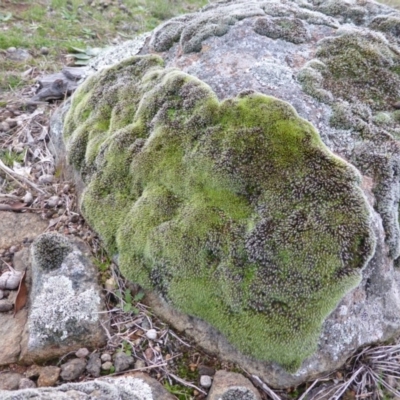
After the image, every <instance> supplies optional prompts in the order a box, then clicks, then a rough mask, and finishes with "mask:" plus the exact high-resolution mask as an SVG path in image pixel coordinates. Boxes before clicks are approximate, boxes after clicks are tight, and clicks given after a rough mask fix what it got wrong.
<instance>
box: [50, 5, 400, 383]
mask: <svg viewBox="0 0 400 400" xmlns="http://www.w3.org/2000/svg"><path fill="white" fill-rule="evenodd" d="M399 18H400V17H399V14H398V13H397V12H395V11H394V10H392V9H390V8H388V7H386V6H383V5H380V4H378V3H375V2H373V1H369V0H363V1H361V0H360V1H354V2H351V3H350V2H347V1H344V0H331V1H324V2H321V1H318V0H309V1H306V0H296V1H292V2H286V1H283V0H282V1H279V0H276V1H262V0H259V1H240V0H238V1H221V2H216V3H213V4H210V5H209V6H207V7H205V8H204V9H203V10H202V11H201V12H198V13H194V14H191V15H186V16H181V17H178V18H174V19H172V20H170V21H168V22H166V23H165V24H163V25H161V26H160V27H159V28H157V29H156V30H155V31H154V32H153V33H152V35H151V37H150V39H149V40H148V41H147V42H146V43H145V44H144V46H143V48H142V49H141V51H140V54H141V56H140V57H135V58H132V59H128V60H125V61H122V62H120V63H119V64H117V65H115V66H114V67H112V68H111V69H109V70H103V71H102V72H100V73H99V74H97V75H93V76H92V77H90V78H88V79H87V80H86V81H85V82H84V83H83V84H82V86H81V87H80V88H79V89H78V91H77V92H76V93H75V95H74V97H73V99H72V103H71V104H72V105H71V107H70V109H69V111H67V110H68V108H69V105H66V106H65V107H64V109H63V112H62V113H61V114H62V115H63V116H64V130H63V135H64V142H62V140H61V135H60V134H61V131H62V130H61V128H60V127H61V126H62V121H60V120H58V121H56V120H55V121H53V135H54V136H55V143H58V146H59V151H58V153H59V154H62V150H60V149H62V147H63V146H64V145H65V146H66V149H67V151H68V163H69V165H70V166H72V168H73V171H74V174H75V176H76V177H77V178H76V179H77V181H79V183H80V185H79V188H80V191H81V206H82V211H83V214H84V216H85V217H86V218H87V220H88V222H89V223H90V224H91V225H92V226H93V228H94V229H95V230H96V231H97V232H98V233H99V234H100V235H101V237H102V239H103V241H104V243H105V246H106V248H107V249H108V251H109V253H110V254H112V255H114V256H115V257H116V258H117V259H118V263H119V265H120V267H121V270H122V272H123V273H124V274H125V276H127V277H128V278H129V279H131V280H133V281H135V282H138V283H140V284H141V285H142V286H143V287H145V288H147V289H149V292H148V296H147V301H148V302H149V304H151V305H152V307H154V310H155V311H156V312H157V313H158V314H160V315H162V316H163V317H164V318H165V319H166V320H168V321H169V322H170V323H171V324H172V325H173V326H175V327H177V328H178V329H180V330H182V331H185V332H186V333H187V334H188V335H190V336H192V337H193V338H195V339H196V340H197V341H198V342H199V344H200V345H201V346H202V347H204V348H205V349H207V350H209V351H211V352H215V353H217V354H218V355H219V356H220V357H222V358H223V359H226V360H230V361H234V362H237V363H239V364H241V365H242V366H244V368H245V369H246V370H248V371H249V372H250V373H253V374H257V375H259V376H261V377H262V378H263V379H264V380H266V381H267V382H268V383H269V384H271V385H273V386H276V387H287V386H292V385H296V384H299V383H301V382H303V381H304V380H306V379H311V378H314V377H317V376H319V375H320V374H323V373H326V372H328V371H331V370H332V369H335V368H336V367H338V366H340V365H341V364H343V362H344V361H345V360H346V358H347V357H348V356H349V355H350V354H351V353H352V352H353V351H354V350H355V349H357V348H358V347H360V346H363V345H367V344H370V343H375V342H378V341H384V340H388V339H390V338H391V337H393V336H394V335H396V334H398V333H399V332H400V317H399V315H400V313H399V312H400V297H399V289H400V287H399V278H400V276H399V273H398V271H397V269H396V265H397V259H398V257H399V251H400V246H399V222H398V201H399V143H398V142H397V140H396V138H397V137H399V135H400V131H399V128H398V121H399V119H400V118H399V111H396V110H395V107H394V106H393V105H392V104H394V103H395V102H396V101H397V100H398V99H399V98H400V85H399V79H400V78H399V71H400V48H399V43H398V30H397V23H398V20H399ZM154 53H157V55H154ZM148 54H151V55H148ZM271 96H273V97H271ZM306 120H307V121H308V122H307V121H306ZM311 124H312V125H313V126H314V127H315V128H317V129H318V132H317V131H316V130H315V128H314V127H313V126H312V125H311Z"/></svg>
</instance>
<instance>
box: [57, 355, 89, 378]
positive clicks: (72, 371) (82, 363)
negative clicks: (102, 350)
mask: <svg viewBox="0 0 400 400" xmlns="http://www.w3.org/2000/svg"><path fill="white" fill-rule="evenodd" d="M86 364H87V363H86V360H84V359H83V358H74V359H73V360H70V361H68V362H66V363H65V364H63V365H61V374H60V375H61V378H62V379H63V380H64V381H73V380H74V379H76V378H79V377H80V376H81V375H82V374H83V372H84V371H85V369H86Z"/></svg>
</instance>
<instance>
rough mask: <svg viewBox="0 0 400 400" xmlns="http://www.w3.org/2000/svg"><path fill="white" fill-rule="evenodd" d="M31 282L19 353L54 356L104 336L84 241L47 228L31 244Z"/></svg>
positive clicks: (97, 343) (99, 302)
mask: <svg viewBox="0 0 400 400" xmlns="http://www.w3.org/2000/svg"><path fill="white" fill-rule="evenodd" d="M31 263H32V287H31V290H30V294H29V315H28V321H27V324H26V325H25V329H24V333H23V339H22V341H21V348H22V351H21V355H20V359H21V360H22V361H24V362H33V361H40V360H46V359H49V358H54V357H57V356H60V355H63V354H65V353H68V352H70V351H76V350H78V349H79V348H81V347H82V346H88V347H98V346H102V345H104V343H105V340H106V336H105V333H104V329H103V328H102V326H101V322H100V321H101V318H103V317H101V315H102V314H99V312H100V311H102V310H104V304H103V300H102V297H101V289H100V287H99V286H98V284H97V283H96V282H97V275H96V274H97V270H96V267H95V266H94V264H93V263H92V261H91V259H90V252H89V250H88V248H87V247H86V244H85V243H84V242H83V241H81V240H78V239H69V238H66V237H64V236H61V235H57V234H52V233H46V234H43V235H41V236H39V237H38V238H37V239H36V240H35V242H34V243H33V244H32V247H31Z"/></svg>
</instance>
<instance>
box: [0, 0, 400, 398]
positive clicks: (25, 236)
mask: <svg viewBox="0 0 400 400" xmlns="http://www.w3.org/2000/svg"><path fill="white" fill-rule="evenodd" d="M68 4H70V7H72V11H71V10H70V11H68V10H69V9H68V8H67V7H68ZM71 4H72V5H71ZM17 5H18V4H17V3H16V2H6V4H5V7H4V6H2V7H3V8H0V29H2V30H3V33H4V32H6V31H7V30H10V29H13V27H12V26H11V24H9V23H8V20H7V16H8V15H9V13H10V12H11V13H12V16H11V17H10V21H13V20H12V19H11V18H13V19H14V22H15V21H17V22H18V23H19V22H20V21H24V19H21V20H20V21H19V18H20V17H19V16H18V12H19V10H18V7H20V9H22V8H24V7H25V6H26V7H28V6H27V5H28V3H27V4H21V3H20V4H19V5H18V7H17ZM113 5H114V4H113V2H111V1H109V2H107V1H102V2H90V4H89V3H88V4H87V7H92V8H93V12H97V13H103V10H106V9H108V8H109V7H112V6H113ZM7 6H9V8H7ZM114 6H116V5H114ZM189 6H190V7H193V4H189ZM65 7H66V8H65V10H66V11H65V13H64V17H68V16H69V18H70V19H71V18H73V16H74V15H78V14H75V13H74V10H76V9H77V8H76V7H75V4H73V3H68V2H67V3H66V5H65ZM118 7H119V10H120V11H123V12H125V13H126V14H127V15H129V12H128V11H124V7H125V8H126V5H124V3H123V2H118ZM9 10H10V11H9ZM85 10H86V9H84V11H82V12H86V11H85ZM49 12H51V11H49ZM68 12H69V14H68ZM169 16H171V15H169ZM153 17H154V16H153ZM77 18H78V17H77ZM143 18H144V17H143ZM25 21H28V20H25ZM29 23H30V24H34V21H33V22H32V20H31V21H29ZM153 23H154V21H153ZM146 27H147V25H146ZM31 28H32V26H31V25H30V26H29V29H31ZM37 29H38V28H36V30H37ZM87 29H89V28H87ZM90 29H91V28H90ZM138 30H140V29H138ZM92 33H93V32H92ZM87 34H88V35H89V31H87ZM94 34H95V33H94ZM98 35H100V34H98ZM0 39H1V38H0ZM122 39H123V37H121V36H120V37H119V40H122ZM8 44H10V43H7V42H4V41H3V42H2V41H1V40H0V52H1V55H0V57H1V63H2V64H1V65H2V66H5V65H7V73H6V74H3V76H2V79H1V82H2V86H1V88H0V213H1V214H0V218H1V219H0V274H4V273H5V272H8V271H12V268H13V267H15V266H16V265H15V263H16V261H17V260H16V254H18V253H19V251H20V250H22V249H24V248H27V247H28V246H29V245H30V243H31V242H32V240H34V238H35V237H36V236H37V235H39V234H40V233H43V232H59V233H61V234H63V235H66V236H71V237H77V238H80V239H82V240H83V241H84V242H86V243H87V245H88V246H89V247H90V249H91V252H92V255H93V257H94V259H95V263H96V265H97V267H98V271H99V272H98V279H99V282H100V283H101V285H102V287H103V295H104V298H105V302H106V306H107V310H108V314H107V316H108V320H109V322H110V328H109V329H107V330H106V334H107V344H106V346H104V347H102V348H97V349H92V348H90V349H88V348H86V347H84V346H83V347H82V348H81V349H79V350H78V351H76V352H72V353H67V354H64V355H63V356H62V357H58V358H57V359H54V360H52V361H51V362H46V363H45V364H43V365H40V366H39V365H19V364H10V365H6V366H3V367H0V389H6V390H13V389H18V388H31V387H36V386H37V387H51V386H54V385H60V384H62V383H66V382H86V381H91V380H93V379H94V378H96V377H99V376H119V375H121V374H122V373H124V374H126V373H127V372H128V371H136V372H137V371H140V372H144V373H146V374H147V375H148V376H150V377H152V378H154V379H155V380H156V381H158V382H160V384H161V385H162V386H163V387H164V388H165V389H167V390H168V391H169V392H170V393H172V394H173V395H175V396H176V397H177V398H179V399H204V398H206V397H207V395H209V396H210V397H208V398H217V397H212V395H213V396H217V393H220V392H218V388H217V389H214V394H213V393H211V394H210V393H209V390H210V386H211V383H212V381H213V379H214V381H219V382H221V385H222V386H223V385H227V384H228V383H227V382H229V380H231V381H232V379H233V380H234V381H235V382H238V380H239V379H248V381H245V382H244V383H243V385H249V387H251V390H252V391H254V397H253V398H254V399H256V398H262V399H270V398H271V399H275V400H278V399H302V400H305V399H312V398H333V396H336V397H335V398H345V399H354V398H356V391H355V385H358V384H363V385H365V386H366V387H369V388H370V392H366V394H365V396H363V398H384V397H383V396H387V397H386V398H394V397H393V395H389V394H388V393H390V390H391V388H392V387H395V386H396V384H395V382H393V379H392V380H391V378H390V374H389V376H388V378H387V380H386V381H384V382H386V384H387V388H386V389H385V384H383V385H382V384H379V385H376V377H375V381H374V375H373V374H372V373H371V374H370V375H368V374H367V373H361V372H360V371H364V372H365V371H373V366H374V363H375V366H376V365H378V367H379V361H378V360H383V361H384V362H385V363H386V366H390V365H392V364H391V363H394V362H395V361H396V359H397V358H398V356H399V354H400V350H399V347H398V346H397V345H392V346H390V347H387V348H386V347H383V348H382V347H381V348H376V349H365V351H363V352H362V353H361V354H358V355H356V356H355V357H354V358H352V359H351V360H350V361H349V363H348V365H347V366H346V367H345V368H344V369H343V370H342V371H338V372H337V373H335V374H334V375H332V376H329V377H326V379H321V380H318V381H316V382H313V383H310V384H308V385H306V386H302V387H300V388H292V389H290V390H285V391H272V390H271V389H270V388H268V387H267V386H266V385H265V384H264V383H263V382H262V381H261V380H260V379H258V378H257V377H256V376H249V375H247V374H246V371H243V370H241V369H240V368H239V367H238V366H235V365H231V364H226V363H224V362H221V361H220V360H218V359H216V358H214V357H212V356H210V355H207V354H205V353H204V352H202V351H200V350H199V349H197V348H196V346H195V345H194V344H193V343H191V342H190V341H189V340H187V339H186V338H185V337H182V336H181V335H179V334H178V333H177V332H174V331H173V330H171V329H170V328H169V327H168V326H167V325H166V324H164V323H163V322H162V321H161V320H160V319H158V318H157V317H155V316H154V315H153V314H152V312H151V309H149V308H148V307H146V305H145V304H142V303H141V300H142V298H143V293H142V292H141V291H140V288H137V287H136V286H134V285H132V284H130V283H129V282H127V281H125V280H124V279H123V277H122V276H121V275H120V274H119V272H118V268H117V266H116V265H115V264H114V263H113V262H112V261H111V260H110V259H109V258H108V256H107V254H106V253H105V252H104V251H103V249H102V246H101V242H100V240H99V238H98V237H97V236H96V234H95V233H94V232H93V231H92V230H91V229H90V227H89V226H88V225H87V224H86V223H85V221H84V219H83V217H82V216H81V214H80V212H79V207H78V204H77V197H76V194H75V188H74V186H73V184H72V183H71V182H70V181H68V180H67V179H66V177H65V175H64V173H63V166H62V165H57V164H56V163H55V160H54V157H53V155H52V153H51V151H50V149H49V148H50V146H51V138H50V137H49V121H50V118H51V115H52V114H53V113H54V112H55V110H56V109H57V107H58V106H59V105H60V103H61V100H50V101H46V102H39V103H36V104H31V102H30V101H29V100H30V99H31V98H32V97H34V95H35V93H36V91H37V89H38V84H37V79H40V77H41V76H43V75H45V73H46V72H49V71H50V70H55V71H58V70H60V69H61V66H62V64H63V63H64V62H67V61H68V60H67V59H66V58H63V57H61V56H60V52H58V53H57V55H55V56H54V57H55V58H54V60H57V61H56V62H55V64H56V65H55V66H54V65H52V66H49V65H48V64H49V63H52V61H53V60H52V59H51V58H47V55H48V54H49V52H50V53H52V52H53V51H55V50H54V49H53V48H51V47H50V48H49V47H48V46H37V47H35V48H33V49H30V48H22V47H19V46H8ZM45 44H47V43H45ZM3 46H4V48H3ZM61 53H62V52H61ZM64 56H65V54H64ZM84 58H85V57H83V59H84ZM76 60H79V57H76V58H74V57H72V56H71V57H70V59H69V61H68V62H70V63H72V64H73V63H74V61H76ZM45 64H46V65H45ZM41 66H43V68H41ZM16 76H17V77H18V84H17V85H14V84H12V82H14V81H13V79H11V77H16ZM17 258H18V257H17ZM12 295H13V294H12V293H10V291H7V290H6V291H4V292H3V294H2V297H4V298H7V297H8V296H12ZM5 311H7V312H10V311H8V310H5ZM11 313H12V311H11ZM380 367H381V366H380ZM378 369H379V368H378ZM222 370H226V371H230V372H232V373H240V376H239V375H224V374H225V373H224V372H221V371H222ZM217 371H218V372H217ZM378 373H379V372H378ZM357 376H362V379H364V380H365V381H364V382H361V383H360V381H359V380H358V378H357ZM245 377H246V378H245ZM368 379H370V381H368ZM250 381H251V382H252V384H251V383H250ZM250 385H252V386H250ZM255 387H256V388H257V389H255ZM321 390H322V391H323V392H324V393H325V394H324V395H323V394H321V393H322V392H321ZM318 392H320V394H318ZM385 393H386V394H385ZM257 396H259V397H257ZM357 398H360V397H357Z"/></svg>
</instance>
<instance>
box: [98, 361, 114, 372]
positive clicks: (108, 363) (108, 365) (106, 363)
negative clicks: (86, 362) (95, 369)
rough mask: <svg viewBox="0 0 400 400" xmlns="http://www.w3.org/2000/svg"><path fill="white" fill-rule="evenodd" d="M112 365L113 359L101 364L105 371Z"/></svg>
mask: <svg viewBox="0 0 400 400" xmlns="http://www.w3.org/2000/svg"><path fill="white" fill-rule="evenodd" d="M112 366H113V363H112V362H111V361H106V362H105V363H103V364H101V369H102V370H103V371H109V370H110V368H111V367H112Z"/></svg>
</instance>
